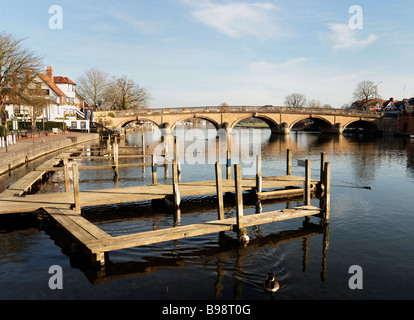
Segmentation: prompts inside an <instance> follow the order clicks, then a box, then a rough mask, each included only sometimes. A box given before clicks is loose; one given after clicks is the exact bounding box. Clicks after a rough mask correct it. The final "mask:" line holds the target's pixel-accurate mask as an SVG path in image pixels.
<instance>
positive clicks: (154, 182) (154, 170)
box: [151, 155, 158, 186]
mask: <svg viewBox="0 0 414 320" xmlns="http://www.w3.org/2000/svg"><path fill="white" fill-rule="evenodd" d="M155 157H156V156H155V155H151V163H152V185H153V186H156V185H157V184H158V181H157V180H158V179H157V161H156V158H155Z"/></svg>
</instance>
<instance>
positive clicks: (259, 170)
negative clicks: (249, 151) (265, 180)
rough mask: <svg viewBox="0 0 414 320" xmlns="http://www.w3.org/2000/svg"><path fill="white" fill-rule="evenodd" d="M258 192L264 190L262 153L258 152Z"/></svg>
mask: <svg viewBox="0 0 414 320" xmlns="http://www.w3.org/2000/svg"><path fill="white" fill-rule="evenodd" d="M256 159H257V160H256V193H257V195H258V196H259V194H260V193H261V192H262V155H260V154H258V155H257V157H256Z"/></svg>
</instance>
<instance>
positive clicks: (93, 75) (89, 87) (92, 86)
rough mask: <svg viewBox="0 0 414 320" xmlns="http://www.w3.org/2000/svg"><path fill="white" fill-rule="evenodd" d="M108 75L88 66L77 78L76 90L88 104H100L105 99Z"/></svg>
mask: <svg viewBox="0 0 414 320" xmlns="http://www.w3.org/2000/svg"><path fill="white" fill-rule="evenodd" d="M107 85H108V75H107V74H106V73H105V72H103V71H101V70H99V69H97V68H90V69H89V70H87V71H86V72H85V73H84V74H83V75H82V76H80V77H79V78H78V80H77V89H76V90H77V92H78V93H79V95H80V96H81V97H82V98H83V99H85V101H86V103H87V104H88V105H89V106H93V107H96V106H101V105H102V104H103V102H104V99H105V90H106V87H107Z"/></svg>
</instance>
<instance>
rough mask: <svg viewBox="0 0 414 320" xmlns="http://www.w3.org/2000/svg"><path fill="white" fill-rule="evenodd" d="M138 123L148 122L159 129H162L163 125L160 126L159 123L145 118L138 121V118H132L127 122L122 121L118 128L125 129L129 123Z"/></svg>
mask: <svg viewBox="0 0 414 320" xmlns="http://www.w3.org/2000/svg"><path fill="white" fill-rule="evenodd" d="M136 121H147V122H151V123H152V124H153V125H155V126H156V127H157V128H158V129H160V128H161V124H159V123H157V122H155V121H154V120H152V119H145V118H142V117H139V119H138V120H137V118H136V117H133V118H132V117H131V118H129V119H125V120H122V121H121V122H119V123H118V126H117V127H118V128H123V127H125V126H126V125H127V124H128V123H131V122H136Z"/></svg>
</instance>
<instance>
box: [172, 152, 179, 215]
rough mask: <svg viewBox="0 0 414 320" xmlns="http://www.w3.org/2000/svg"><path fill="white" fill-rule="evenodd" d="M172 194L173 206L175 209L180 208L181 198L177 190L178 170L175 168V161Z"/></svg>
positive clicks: (175, 163) (174, 162)
mask: <svg viewBox="0 0 414 320" xmlns="http://www.w3.org/2000/svg"><path fill="white" fill-rule="evenodd" d="M172 180H173V194H174V205H175V207H176V208H178V207H179V206H180V203H181V196H180V192H179V190H178V168H177V161H176V160H175V159H174V160H173V179H172Z"/></svg>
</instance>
